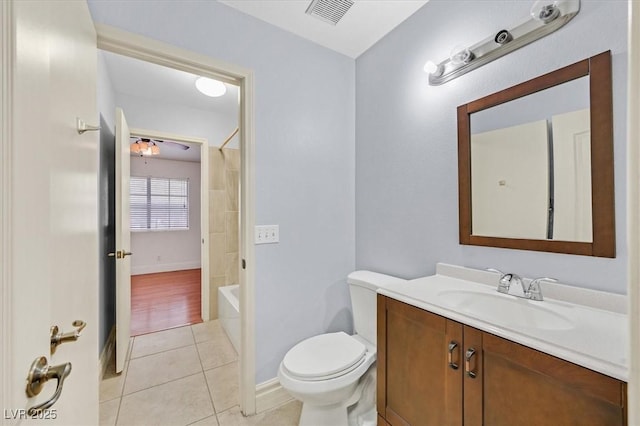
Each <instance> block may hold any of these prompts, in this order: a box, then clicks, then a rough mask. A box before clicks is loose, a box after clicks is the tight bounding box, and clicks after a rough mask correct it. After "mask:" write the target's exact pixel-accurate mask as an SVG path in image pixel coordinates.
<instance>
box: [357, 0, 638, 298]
mask: <svg viewBox="0 0 640 426" xmlns="http://www.w3.org/2000/svg"><path fill="white" fill-rule="evenodd" d="M531 4H532V2H528V1H445V0H431V1H430V2H429V3H427V4H426V5H425V6H424V7H423V8H422V9H420V10H419V11H418V12H417V13H416V14H414V15H413V16H412V17H410V18H409V19H407V20H406V21H405V22H404V23H403V24H402V25H400V26H399V27H398V28H396V29H395V30H394V31H393V32H392V33H390V34H389V35H388V36H387V37H385V38H384V39H382V40H381V41H380V42H378V43H377V44H376V45H375V46H374V47H373V48H371V49H369V50H368V51H367V52H365V53H364V54H363V55H361V56H360V57H359V58H358V59H357V61H356V124H357V125H356V266H357V268H363V269H367V268H371V269H374V270H377V271H379V272H385V273H389V274H392V275H398V276H401V277H405V278H414V277H419V276H424V275H430V274H433V273H434V271H435V264H436V262H447V263H453V264H459V265H464V266H469V267H475V268H485V267H496V268H499V269H503V270H507V271H513V272H517V273H519V274H521V275H524V276H527V277H533V276H552V277H556V278H558V279H560V280H561V281H563V282H566V283H568V284H572V285H576V286H581V287H588V288H595V289H603V290H608V291H612V292H616V293H625V292H626V281H625V280H626V265H627V248H626V238H625V233H626V224H625V218H626V217H625V209H626V202H625V191H626V183H625V173H626V170H625V168H626V164H625V138H626V130H625V123H626V74H627V73H626V66H627V64H626V51H627V44H626V37H627V2H624V1H589V0H586V1H585V0H583V1H582V2H581V10H580V13H579V14H578V15H577V16H576V17H575V18H574V19H573V20H572V21H571V22H569V23H568V24H567V25H566V26H565V27H563V28H561V29H560V30H559V31H557V32H555V33H554V34H552V35H549V36H547V37H545V38H543V39H541V40H538V41H536V42H534V43H533V44H531V45H529V46H526V47H524V48H522V49H520V50H517V51H515V52H513V53H510V54H508V55H506V56H504V57H502V58H500V59H498V60H496V61H494V62H492V63H490V64H487V65H485V66H483V67H480V68H478V69H476V70H474V71H471V72H470V73H469V74H466V75H464V76H462V77H459V78H458V79H455V80H453V81H451V82H449V83H445V84H444V85H442V86H435V87H432V86H429V85H428V82H427V80H428V76H427V74H425V73H424V72H423V70H422V67H423V65H424V63H425V62H426V61H427V60H429V59H430V60H433V61H434V62H439V61H441V60H443V59H444V58H446V57H448V55H449V51H450V49H451V48H452V47H453V46H455V45H457V44H466V45H471V44H473V43H475V42H477V41H479V40H481V39H483V38H485V37H487V36H489V35H490V34H492V33H494V32H496V31H497V30H499V29H501V28H504V27H509V26H510V25H512V24H514V23H517V22H518V21H519V20H520V19H521V18H522V19H525V18H526V17H527V16H528V13H529V8H530V7H531ZM609 49H610V50H611V51H612V54H613V86H614V127H615V128H614V145H615V146H614V150H615V168H616V170H615V191H616V239H617V248H616V249H617V258H616V259H601V258H591V257H585V256H575V255H563V254H551V253H537V252H528V251H521V250H506V249H497V248H483V247H473V246H461V245H459V244H458V188H457V127H456V107H457V106H458V105H461V104H464V103H467V102H469V101H472V100H474V99H478V98H480V97H483V96H486V95H488V94H490V93H493V92H496V91H498V90H501V89H504V88H507V87H510V86H512V85H514V84H517V83H520V82H523V81H526V80H529V79H531V78H533V77H536V76H538V75H540V74H544V73H546V72H549V71H553V70H555V69H557V68H560V67H562V66H566V65H569V64H572V63H574V62H577V61H579V60H582V59H584V58H586V57H589V56H592V55H594V54H597V53H600V52H602V51H605V50H609Z"/></svg>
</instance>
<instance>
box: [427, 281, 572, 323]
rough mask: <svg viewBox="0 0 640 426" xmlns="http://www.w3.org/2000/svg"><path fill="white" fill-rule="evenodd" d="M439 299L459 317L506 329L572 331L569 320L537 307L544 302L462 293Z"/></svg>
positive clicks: (442, 295) (445, 294)
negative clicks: (455, 311)
mask: <svg viewBox="0 0 640 426" xmlns="http://www.w3.org/2000/svg"><path fill="white" fill-rule="evenodd" d="M438 297H440V298H441V300H442V302H443V305H446V306H449V307H451V308H453V309H456V310H458V311H460V312H462V313H466V314H470V315H473V316H481V317H482V318H487V319H491V320H493V321H495V322H496V323H499V324H502V325H504V326H507V327H508V326H509V325H511V326H513V327H524V328H530V329H539V330H568V329H571V328H574V324H573V322H572V321H571V320H570V319H569V318H567V317H565V316H564V315H562V314H560V313H557V312H554V311H552V310H551V309H548V308H545V307H544V306H541V305H540V304H544V302H534V301H530V300H526V299H522V298H517V297H515V296H509V295H505V294H501V293H498V292H496V293H495V294H492V293H481V292H476V291H465V290H444V291H440V292H438Z"/></svg>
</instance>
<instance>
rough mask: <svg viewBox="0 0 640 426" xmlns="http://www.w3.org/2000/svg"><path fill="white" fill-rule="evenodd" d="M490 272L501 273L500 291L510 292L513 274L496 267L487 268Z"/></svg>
mask: <svg viewBox="0 0 640 426" xmlns="http://www.w3.org/2000/svg"><path fill="white" fill-rule="evenodd" d="M486 270H487V271H489V272H497V273H498V274H500V280H499V281H498V291H499V292H500V293H509V287H511V280H512V279H513V274H505V273H504V272H502V271H501V270H499V269H495V268H487V269H486Z"/></svg>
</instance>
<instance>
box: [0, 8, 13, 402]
mask: <svg viewBox="0 0 640 426" xmlns="http://www.w3.org/2000/svg"><path fill="white" fill-rule="evenodd" d="M12 17H13V3H12V2H11V1H3V2H1V4H0V22H2V29H1V30H0V45H1V46H2V51H1V52H2V53H1V54H2V59H1V61H2V68H1V69H0V80H1V81H2V83H1V84H2V86H1V88H2V90H1V91H2V95H1V96H2V101H1V103H0V286H1V288H0V308H2V309H1V312H2V314H1V316H0V332H1V335H2V341H1V342H0V343H1V345H0V381H1V383H0V404H2V407H6V408H10V407H12V406H13V404H12V403H11V400H12V397H11V392H10V391H11V386H10V383H12V380H11V379H10V377H11V374H12V371H11V365H12V362H11V361H12V359H11V358H12V356H11V351H10V350H9V349H10V348H11V341H12V330H11V318H12V306H11V305H12V304H11V273H12V271H11V245H12V238H11V219H12V217H11V197H12V194H11V171H12V167H13V162H12V157H11V143H10V141H11V140H12V136H13V115H12V110H13V91H12V87H11V86H12V84H11V83H12V81H13V63H14V59H13V45H14V43H13V41H14V40H13V39H14V27H13V19H12Z"/></svg>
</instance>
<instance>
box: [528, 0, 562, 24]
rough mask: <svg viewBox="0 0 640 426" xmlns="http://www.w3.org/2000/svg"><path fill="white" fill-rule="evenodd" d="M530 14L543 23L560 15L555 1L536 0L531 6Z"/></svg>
mask: <svg viewBox="0 0 640 426" xmlns="http://www.w3.org/2000/svg"><path fill="white" fill-rule="evenodd" d="M531 16H532V17H533V19H535V20H538V21H542V22H543V23H545V24H548V23H549V22H551V21H553V20H555V19H556V18H557V17H558V16H560V9H559V8H558V2H557V1H551V0H538V1H536V2H535V3H534V4H533V6H532V7H531Z"/></svg>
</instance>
